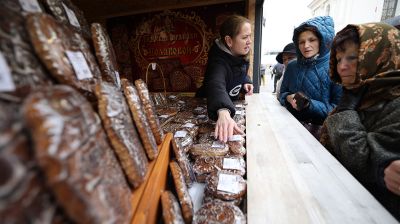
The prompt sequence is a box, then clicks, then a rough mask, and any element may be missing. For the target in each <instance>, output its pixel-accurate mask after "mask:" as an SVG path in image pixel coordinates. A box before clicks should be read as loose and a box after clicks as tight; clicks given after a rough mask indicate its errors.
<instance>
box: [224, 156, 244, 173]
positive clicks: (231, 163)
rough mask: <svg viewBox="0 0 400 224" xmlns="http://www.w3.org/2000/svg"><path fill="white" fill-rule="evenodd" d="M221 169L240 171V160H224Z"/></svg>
mask: <svg viewBox="0 0 400 224" xmlns="http://www.w3.org/2000/svg"><path fill="white" fill-rule="evenodd" d="M222 169H230V170H241V169H242V166H241V164H240V159H235V158H224V161H223V163H222Z"/></svg>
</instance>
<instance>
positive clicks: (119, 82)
mask: <svg viewBox="0 0 400 224" xmlns="http://www.w3.org/2000/svg"><path fill="white" fill-rule="evenodd" d="M115 78H116V80H117V86H118V88H121V78H120V77H119V72H118V71H115Z"/></svg>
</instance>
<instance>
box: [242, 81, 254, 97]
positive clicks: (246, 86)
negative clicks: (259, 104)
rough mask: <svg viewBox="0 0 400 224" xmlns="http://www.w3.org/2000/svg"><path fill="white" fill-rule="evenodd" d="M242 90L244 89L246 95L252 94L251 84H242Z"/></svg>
mask: <svg viewBox="0 0 400 224" xmlns="http://www.w3.org/2000/svg"><path fill="white" fill-rule="evenodd" d="M243 88H244V90H245V91H246V95H252V94H253V89H254V87H253V84H250V83H246V84H244V86H243Z"/></svg>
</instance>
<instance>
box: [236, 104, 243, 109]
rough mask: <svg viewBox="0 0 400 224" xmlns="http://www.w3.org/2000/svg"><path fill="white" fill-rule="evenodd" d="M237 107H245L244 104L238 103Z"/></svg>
mask: <svg viewBox="0 0 400 224" xmlns="http://www.w3.org/2000/svg"><path fill="white" fill-rule="evenodd" d="M235 107H236V108H243V107H244V105H243V104H236V105H235Z"/></svg>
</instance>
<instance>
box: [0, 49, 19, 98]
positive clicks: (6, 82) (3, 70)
mask: <svg viewBox="0 0 400 224" xmlns="http://www.w3.org/2000/svg"><path fill="white" fill-rule="evenodd" d="M14 90H15V84H14V81H13V79H12V75H11V70H10V68H9V67H8V65H7V62H6V58H5V57H4V55H3V53H2V52H0V91H2V92H8V91H14Z"/></svg>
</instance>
